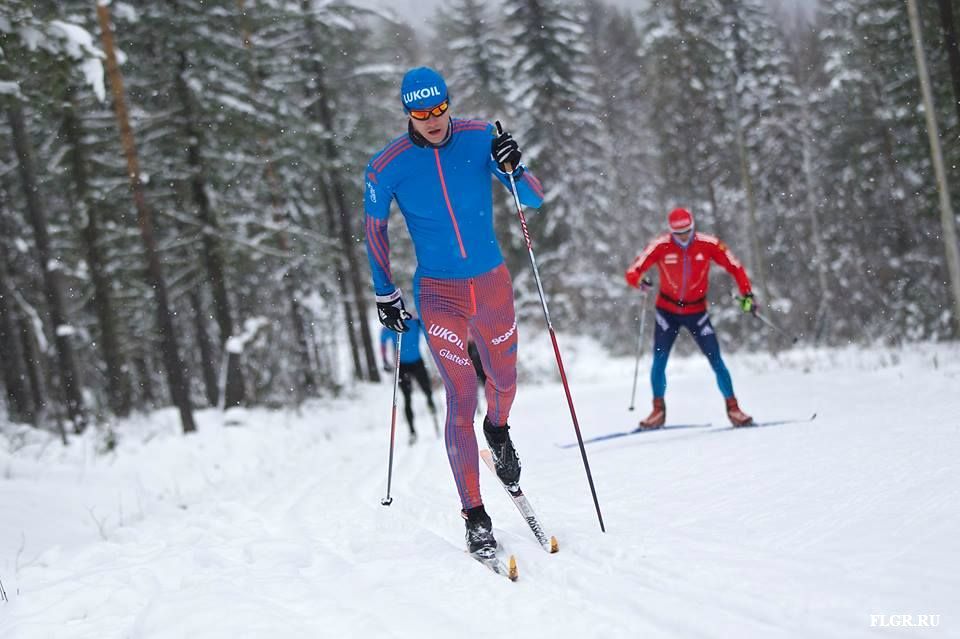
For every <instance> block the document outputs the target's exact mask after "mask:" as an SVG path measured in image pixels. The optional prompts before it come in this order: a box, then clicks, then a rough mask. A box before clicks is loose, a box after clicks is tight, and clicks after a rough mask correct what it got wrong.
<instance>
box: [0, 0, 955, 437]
mask: <svg viewBox="0 0 960 639" xmlns="http://www.w3.org/2000/svg"><path fill="white" fill-rule="evenodd" d="M448 4H449V10H448V11H444V12H443V17H441V18H440V19H439V20H438V22H437V23H436V24H433V25H430V27H431V28H430V29H429V30H427V29H419V28H418V29H415V28H413V27H411V26H410V25H407V24H405V23H403V22H402V21H401V20H398V19H394V18H391V17H390V16H389V15H384V14H381V13H376V12H372V11H370V10H368V9H365V8H362V7H361V6H360V3H356V4H354V3H353V2H352V0H339V1H338V2H333V3H329V2H313V1H312V0H298V1H296V2H289V1H285V0H284V1H281V0H165V1H164V2H154V3H128V2H119V1H114V2H112V3H110V5H109V6H106V7H99V8H98V6H97V3H96V2H95V0H61V1H59V2H53V1H52V0H46V1H34V2H28V1H26V0H8V1H7V2H5V3H4V4H3V6H2V8H0V50H2V52H3V53H2V56H0V108H2V110H3V111H4V115H5V117H4V118H3V122H4V126H2V127H0V360H2V368H3V371H2V382H0V383H2V387H3V389H4V391H5V392H4V395H3V396H4V398H5V406H6V412H7V414H8V416H9V417H10V419H11V420H14V421H25V422H32V423H35V424H38V425H46V426H51V425H56V426H58V427H59V428H60V429H61V431H62V432H63V434H64V437H66V436H67V434H68V433H72V432H80V431H82V430H83V429H84V428H85V427H86V426H87V425H88V424H90V423H94V422H96V423H107V422H109V420H110V419H111V416H124V415H126V414H128V413H130V412H131V411H133V410H147V409H151V408H154V407H158V406H163V405H167V404H174V405H176V406H177V407H178V408H179V411H180V414H181V418H182V420H183V425H184V429H185V430H190V429H192V428H193V418H192V411H193V410H194V409H195V408H199V407H205V406H223V407H231V406H240V405H249V404H265V405H292V404H299V403H300V402H302V401H304V400H306V399H309V398H311V397H318V396H323V395H328V394H335V393H339V392H340V391H341V390H342V389H343V388H344V387H345V386H347V385H349V384H351V383H353V381H355V380H369V381H377V380H378V379H379V376H380V375H379V371H378V366H377V355H376V350H377V349H376V345H375V339H376V331H377V330H379V329H378V327H377V325H376V323H375V320H374V318H373V316H372V310H373V309H372V305H371V300H370V296H371V292H370V285H369V273H368V269H367V267H366V263H365V259H364V252H363V250H362V248H363V247H362V245H361V243H362V235H361V228H362V227H361V222H362V199H361V196H362V192H361V189H360V184H361V183H362V170H363V166H364V165H365V163H366V160H367V159H368V157H369V156H370V154H371V153H372V152H374V151H375V150H376V149H377V148H379V147H380V146H382V145H383V144H384V143H385V142H386V141H387V140H389V139H391V138H392V137H394V136H396V135H397V134H399V133H400V132H401V131H402V130H403V126H404V118H403V114H402V113H401V112H400V110H399V102H398V98H397V87H398V84H399V78H400V76H401V74H402V73H403V71H404V70H405V69H406V68H408V67H410V66H414V65H417V64H434V65H437V66H439V67H440V68H441V70H442V71H443V72H444V73H446V74H447V77H448V82H449V84H450V87H451V92H452V96H453V107H454V112H455V115H462V116H465V117H480V118H487V119H490V120H494V119H500V120H502V121H503V122H504V123H505V124H506V125H507V127H508V128H509V129H511V130H512V131H513V132H514V134H515V135H516V137H517V138H518V139H519V140H520V142H521V144H522V145H523V150H524V153H525V159H526V160H527V162H528V163H529V164H530V166H531V167H533V169H534V170H535V171H536V172H537V173H538V175H539V176H540V178H541V179H542V181H543V183H544V185H545V187H546V191H547V192H546V202H545V205H544V207H543V209H542V211H540V212H538V213H535V214H531V215H530V217H529V222H530V227H531V233H532V234H533V237H534V245H535V249H536V251H537V257H538V262H539V264H540V268H541V272H542V275H543V279H544V284H545V286H546V288H547V293H548V295H549V296H550V303H551V311H552V312H553V315H554V319H555V323H556V325H557V327H558V329H559V330H561V331H563V330H568V331H574V332H589V333H592V334H594V335H596V336H598V337H600V338H601V339H603V340H605V341H606V342H607V343H608V344H610V345H611V346H614V347H615V348H619V349H621V350H626V349H628V348H630V345H632V344H633V343H634V340H633V337H632V335H633V331H634V330H635V328H636V324H635V318H636V316H637V315H636V314H637V311H638V308H637V301H638V298H637V296H636V294H635V293H634V292H633V291H631V290H629V289H627V288H626V286H625V285H624V283H623V279H622V272H623V269H624V268H625V266H626V265H627V263H628V262H629V261H630V260H631V259H632V257H633V256H634V255H635V254H636V253H637V252H638V251H639V250H641V249H642V247H643V245H644V244H645V243H646V241H647V240H649V239H650V238H651V237H652V236H653V235H655V234H657V233H660V232H662V229H663V219H664V216H665V213H666V212H667V211H668V210H669V209H670V208H673V207H674V206H686V207H688V208H691V209H692V210H694V212H695V213H696V215H697V217H698V224H699V226H700V228H702V229H704V230H707V231H710V232H714V233H716V234H718V235H720V236H721V237H722V238H723V239H724V240H725V241H726V242H727V243H728V244H730V245H731V247H733V248H734V250H735V252H737V253H738V254H739V255H740V256H741V257H742V258H743V259H744V261H745V262H746V264H747V266H748V269H749V271H750V273H751V275H752V276H753V278H754V281H755V284H756V289H757V293H758V296H759V297H760V300H761V303H762V304H764V305H766V307H767V308H768V310H769V311H770V313H771V315H772V316H773V317H774V319H776V320H777V321H778V322H779V323H781V324H782V325H784V326H785V327H786V328H787V329H788V330H789V331H791V332H796V333H801V334H803V335H804V336H805V338H806V339H807V340H809V341H810V342H813V343H822V344H834V343H843V342H847V341H849V340H857V341H867V342H869V341H876V340H884V341H891V340H915V339H942V338H948V337H951V336H956V333H955V331H956V330H957V329H956V326H957V319H956V317H955V314H956V311H955V310H954V309H955V306H954V304H955V301H954V300H952V299H951V282H950V277H951V275H950V273H949V272H948V268H947V265H946V260H945V257H944V255H945V251H944V246H945V245H944V239H943V238H944V228H945V227H944V226H943V225H942V224H941V216H940V213H939V209H938V202H940V201H942V199H941V198H938V191H937V184H936V180H935V179H934V171H933V166H934V165H933V162H932V160H931V154H930V145H929V144H928V142H929V141H928V139H927V135H926V134H927V125H926V121H925V113H924V107H923V104H922V100H921V91H920V82H919V78H918V72H917V65H916V63H915V58H914V50H913V41H912V39H911V32H910V26H909V21H908V19H907V8H906V3H905V2H903V1H902V0H837V1H835V2H829V3H821V6H820V7H819V8H818V9H817V11H816V13H815V14H814V15H813V16H812V17H809V16H803V17H796V16H792V15H784V14H781V13H774V12H772V10H771V8H770V3H767V2H763V1H762V0H701V1H697V2H693V1H692V0H652V1H651V2H649V3H646V4H645V5H644V8H643V9H642V10H639V11H627V10H624V9H622V8H616V7H612V6H609V5H607V4H605V3H604V2H603V1H602V0H583V1H582V2H579V1H578V2H574V1H567V0H505V2H504V3H503V7H502V9H501V10H494V8H493V7H491V6H489V5H488V4H487V3H483V2H479V1H478V0H450V2H449V3H448ZM918 4H919V5H920V7H919V8H920V19H921V23H922V24H921V26H922V32H923V39H924V42H925V44H926V56H927V57H926V63H927V67H928V69H929V74H930V76H931V83H930V86H931V87H932V94H933V101H934V104H935V113H934V115H935V117H936V120H937V122H938V123H939V130H940V139H941V146H942V148H943V152H944V154H945V156H946V158H945V160H946V161H945V166H946V169H947V170H946V174H947V175H946V183H947V185H948V186H949V188H950V189H952V192H951V194H952V196H953V198H952V199H953V201H954V202H956V201H958V200H960V197H958V196H960V186H958V185H960V175H957V172H958V169H957V167H958V166H960V144H958V136H960V51H958V45H957V33H958V30H957V20H958V16H960V11H958V10H957V6H956V5H955V3H954V2H951V1H950V0H938V2H936V3H918ZM98 13H99V15H98ZM104 26H107V28H104ZM105 36H112V38H113V44H112V45H110V44H109V43H108V40H109V38H108V37H105ZM111 48H112V49H113V51H112V52H111V50H110V49H111ZM114 62H115V63H114ZM498 198H501V199H500V200H499V201H500V206H498V215H500V216H501V220H500V223H499V224H498V232H499V233H500V234H501V239H502V244H503V246H504V247H505V248H506V250H507V259H508V262H509V264H510V267H511V270H512V272H513V275H514V282H515V287H516V292H517V297H518V309H519V311H520V314H521V316H522V317H523V318H528V319H533V320H537V319H538V318H539V313H540V309H539V300H538V298H537V295H536V291H535V287H534V283H533V281H532V278H531V275H530V273H529V269H528V267H527V263H526V253H525V250H524V246H523V244H522V241H521V238H520V236H519V233H518V232H517V229H516V228H515V226H516V224H515V222H514V221H513V220H512V219H511V217H510V204H509V201H508V200H507V199H506V197H505V194H503V193H499V195H498ZM954 221H955V220H954ZM402 226H403V225H402V224H401V223H399V221H398V222H397V223H395V224H393V225H392V227H391V228H392V229H393V230H392V231H391V232H392V233H394V237H393V242H392V246H393V247H394V260H395V262H396V266H395V268H394V271H395V273H396V274H397V277H398V279H399V282H398V283H399V284H400V285H401V286H402V287H403V288H405V289H409V288H410V276H411V274H412V263H413V257H412V251H411V248H410V246H409V243H408V242H407V241H406V240H405V239H404V234H403V229H402ZM728 290H729V287H728V286H726V284H725V283H724V282H721V281H720V280H719V277H718V281H717V286H715V287H714V290H713V295H714V297H715V299H714V313H715V315H716V316H717V320H718V321H726V324H727V325H726V326H725V330H724V333H725V334H726V335H730V336H731V343H730V344H729V346H730V347H732V346H735V345H743V346H748V347H774V348H777V347H779V346H780V344H778V343H777V341H776V340H775V339H773V338H770V337H769V336H766V335H764V334H763V332H762V331H758V330H757V327H756V326H754V325H752V324H750V323H748V322H746V321H744V320H742V319H741V318H740V317H738V316H737V315H736V311H735V310H734V309H733V308H732V306H731V305H730V304H729V303H728V302H727V296H728V294H729V293H728ZM625 336H631V337H630V339H624V337H625Z"/></svg>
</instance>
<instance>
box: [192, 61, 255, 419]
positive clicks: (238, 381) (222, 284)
mask: <svg viewBox="0 0 960 639" xmlns="http://www.w3.org/2000/svg"><path fill="white" fill-rule="evenodd" d="M179 53H180V61H179V73H177V76H176V78H175V84H176V87H177V93H178V95H179V97H180V105H181V108H182V110H183V118H184V133H185V137H186V139H187V163H188V165H189V166H190V176H191V177H190V187H191V193H192V195H193V203H194V205H195V206H196V207H197V215H198V217H199V218H200V224H201V227H202V228H201V236H202V238H203V240H202V245H203V262H204V265H205V266H206V269H207V274H208V275H209V278H208V281H209V283H210V288H211V290H212V292H213V314H214V316H215V317H216V319H217V326H218V327H219V328H220V348H221V349H222V348H225V347H226V343H227V340H228V339H230V337H231V336H232V335H233V314H232V313H231V310H230V298H229V297H228V296H227V283H226V281H227V277H226V268H225V266H224V260H223V244H222V243H221V242H220V237H221V233H222V232H221V230H220V223H219V221H218V220H217V216H216V214H215V213H214V211H213V209H212V208H211V206H210V199H209V198H208V197H207V178H206V168H205V167H204V165H203V155H202V153H201V151H200V144H201V140H202V136H201V132H200V127H198V126H197V123H196V121H195V116H194V112H193V101H192V99H191V95H190V88H189V87H188V86H187V81H186V73H187V54H186V53H185V52H183V51H180V52H179ZM240 355H241V354H240V353H228V354H227V389H226V393H225V397H224V406H226V407H230V406H239V405H240V404H242V403H243V400H244V385H245V384H244V380H243V367H242V366H241V361H240ZM214 404H216V402H214Z"/></svg>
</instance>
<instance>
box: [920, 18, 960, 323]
mask: <svg viewBox="0 0 960 639" xmlns="http://www.w3.org/2000/svg"><path fill="white" fill-rule="evenodd" d="M907 13H908V14H909V15H910V31H911V32H912V33H913V53H914V55H915V56H916V58H917V75H919V76H920V91H921V92H922V93H923V112H924V114H925V115H926V118H927V137H928V138H929V139H930V156H931V160H932V161H933V172H934V175H935V176H936V178H937V190H938V191H939V192H940V224H941V226H942V227H943V243H944V250H945V252H946V255H947V274H948V277H949V279H950V288H951V291H952V293H953V321H954V336H955V337H957V338H960V246H958V244H957V224H956V220H955V219H954V216H953V206H952V205H951V204H950V185H949V184H947V171H946V168H945V167H944V164H943V150H942V149H941V148H940V132H939V130H938V128H937V114H936V111H934V104H933V92H932V91H931V90H930V75H929V74H928V73H927V61H926V54H925V53H924V51H923V34H922V32H921V25H920V14H919V13H918V12H917V1H916V0H907Z"/></svg>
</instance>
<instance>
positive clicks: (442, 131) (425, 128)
mask: <svg viewBox="0 0 960 639" xmlns="http://www.w3.org/2000/svg"><path fill="white" fill-rule="evenodd" d="M410 122H412V123H413V130H414V131H416V132H417V133H419V134H420V135H422V136H423V137H424V138H426V140H427V142H430V143H431V144H439V143H440V142H443V138H445V137H446V136H447V128H448V127H449V126H450V111H449V110H447V111H444V112H443V114H442V115H433V114H431V115H430V117H429V118H428V119H426V120H417V119H414V118H410Z"/></svg>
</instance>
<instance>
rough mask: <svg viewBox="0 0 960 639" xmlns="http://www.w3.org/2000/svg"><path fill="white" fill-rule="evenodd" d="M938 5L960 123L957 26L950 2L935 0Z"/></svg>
mask: <svg viewBox="0 0 960 639" xmlns="http://www.w3.org/2000/svg"><path fill="white" fill-rule="evenodd" d="M937 4H938V5H940V27H941V28H942V29H943V46H944V48H946V50H947V61H948V62H949V64H950V79H951V80H952V81H953V107H954V108H955V109H956V110H957V122H958V123H960V47H958V45H957V26H956V22H955V21H954V16H953V6H952V0H937Z"/></svg>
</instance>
